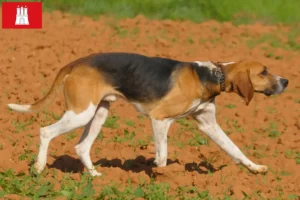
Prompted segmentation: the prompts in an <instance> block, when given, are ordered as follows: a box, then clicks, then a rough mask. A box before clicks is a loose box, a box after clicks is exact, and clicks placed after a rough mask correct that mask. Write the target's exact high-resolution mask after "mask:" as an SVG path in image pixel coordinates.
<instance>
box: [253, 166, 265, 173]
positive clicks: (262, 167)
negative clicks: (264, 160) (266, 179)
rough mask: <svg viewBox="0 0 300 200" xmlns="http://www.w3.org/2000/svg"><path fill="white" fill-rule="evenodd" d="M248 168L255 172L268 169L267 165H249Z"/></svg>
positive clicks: (262, 171) (263, 171)
mask: <svg viewBox="0 0 300 200" xmlns="http://www.w3.org/2000/svg"><path fill="white" fill-rule="evenodd" d="M249 169H250V170H251V171H253V172H255V173H265V172H267V171H268V167H267V166H266V165H255V166H250V167H249Z"/></svg>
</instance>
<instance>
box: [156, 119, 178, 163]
mask: <svg viewBox="0 0 300 200" xmlns="http://www.w3.org/2000/svg"><path fill="white" fill-rule="evenodd" d="M172 122H173V120H170V119H164V120H156V119H153V118H152V119H151V123H152V130H153V139H154V142H155V161H154V162H155V163H156V165H157V166H158V167H164V166H166V165H167V158H168V141H167V140H168V138H167V136H168V130H169V127H170V125H171V124H172Z"/></svg>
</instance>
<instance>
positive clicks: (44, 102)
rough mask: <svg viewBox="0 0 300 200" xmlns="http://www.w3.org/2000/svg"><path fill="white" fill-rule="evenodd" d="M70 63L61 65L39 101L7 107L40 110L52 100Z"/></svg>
mask: <svg viewBox="0 0 300 200" xmlns="http://www.w3.org/2000/svg"><path fill="white" fill-rule="evenodd" d="M72 68H73V66H72V65H67V66H65V67H63V68H62V69H61V70H60V71H59V72H58V74H57V76H56V77H55V80H54V82H53V84H52V86H51V89H50V91H49V92H48V94H47V95H46V96H44V98H42V99H40V100H39V101H37V102H35V103H34V104H32V105H19V104H8V107H9V108H11V109H12V110H15V111H19V112H24V113H26V112H37V111H40V110H42V109H43V108H44V107H45V106H47V105H48V104H49V103H50V102H52V101H53V100H54V98H55V97H56V94H57V92H58V91H60V89H61V88H62V85H63V80H64V78H65V76H66V75H67V74H69V73H70V72H71V70H72Z"/></svg>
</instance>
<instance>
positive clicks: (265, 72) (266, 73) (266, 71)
mask: <svg viewBox="0 0 300 200" xmlns="http://www.w3.org/2000/svg"><path fill="white" fill-rule="evenodd" d="M260 74H261V75H264V76H266V75H268V70H267V69H264V71H262V72H261V73H260Z"/></svg>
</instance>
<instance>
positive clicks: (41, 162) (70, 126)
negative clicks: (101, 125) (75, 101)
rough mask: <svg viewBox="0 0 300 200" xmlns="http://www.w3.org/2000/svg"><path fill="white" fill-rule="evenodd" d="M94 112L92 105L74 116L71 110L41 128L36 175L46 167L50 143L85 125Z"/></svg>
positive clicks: (94, 107) (35, 165)
mask: <svg viewBox="0 0 300 200" xmlns="http://www.w3.org/2000/svg"><path fill="white" fill-rule="evenodd" d="M95 111H96V106H94V105H93V104H92V103H91V104H90V105H89V106H88V108H87V109H86V110H83V111H82V112H80V113H78V114H76V113H75V112H74V111H72V110H68V111H66V112H65V113H64V115H63V117H62V118H61V119H60V120H59V121H58V122H56V123H55V124H52V125H50V126H47V127H43V128H41V130H40V148H39V153H38V157H37V161H36V163H35V164H34V168H35V169H36V171H37V172H38V173H41V172H42V171H43V169H44V168H45V166H46V162H47V151H48V146H49V143H50V141H51V140H52V139H53V138H55V137H57V136H59V135H61V134H63V133H66V132H69V131H72V130H74V129H76V128H79V127H81V126H84V125H86V124H87V123H88V122H89V121H90V120H91V119H92V117H93V116H94V114H95Z"/></svg>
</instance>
